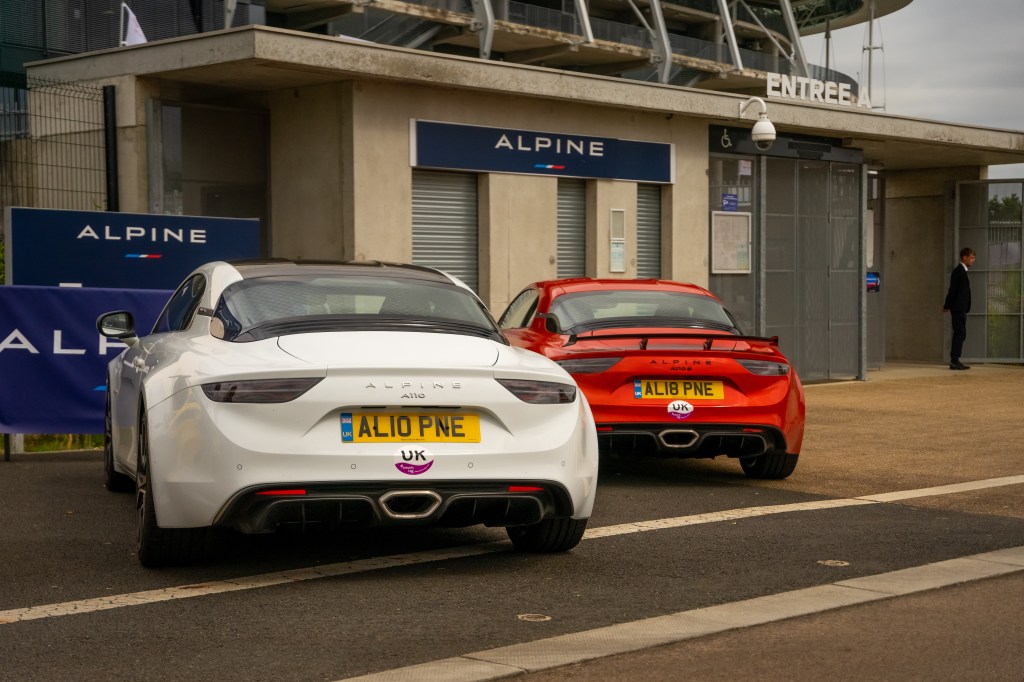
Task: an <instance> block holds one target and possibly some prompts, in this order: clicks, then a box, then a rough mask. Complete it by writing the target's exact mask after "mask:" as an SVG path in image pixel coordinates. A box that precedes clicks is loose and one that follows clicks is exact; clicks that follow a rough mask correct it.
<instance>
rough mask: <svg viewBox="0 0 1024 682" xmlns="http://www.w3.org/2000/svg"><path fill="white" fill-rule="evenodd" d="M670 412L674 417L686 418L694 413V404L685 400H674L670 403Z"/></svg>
mask: <svg viewBox="0 0 1024 682" xmlns="http://www.w3.org/2000/svg"><path fill="white" fill-rule="evenodd" d="M668 414H669V416H670V417H672V418H673V419H686V418H687V417H689V416H690V415H691V414H693V405H691V404H690V403H688V402H686V401H685V400H674V401H672V402H670V403H669V404H668Z"/></svg>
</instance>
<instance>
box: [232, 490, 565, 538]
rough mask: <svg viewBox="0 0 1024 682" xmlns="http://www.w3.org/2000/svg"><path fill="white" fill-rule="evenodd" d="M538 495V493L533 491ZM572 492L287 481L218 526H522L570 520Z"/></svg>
mask: <svg viewBox="0 0 1024 682" xmlns="http://www.w3.org/2000/svg"><path fill="white" fill-rule="evenodd" d="M534 489H536V490H534ZM572 513H573V503H572V498H571V497H570V495H569V492H568V491H567V490H566V489H565V488H564V487H563V486H562V485H561V484H559V483H556V482H553V481H525V482H524V481H515V482H514V483H509V482H503V481H472V482H468V481H430V482H425V481H424V482H409V483H407V484H393V483H381V482H366V483H357V482H347V483H313V484H310V485H308V486H306V485H303V484H301V483H295V482H288V483H287V484H282V485H280V486H273V485H260V486H254V487H251V488H247V489H245V490H242V491H240V492H238V493H237V494H236V495H234V496H233V497H232V498H231V500H229V501H228V503H227V504H226V505H225V506H224V508H223V509H222V510H221V513H220V514H218V516H217V518H216V519H215V521H214V525H217V526H224V527H229V528H234V529H236V530H239V531H241V532H243V533H269V532H273V531H276V530H278V529H280V528H283V527H292V528H302V529H305V528H311V527H324V528H336V527H340V526H355V527H366V526H402V525H405V526H408V525H429V526H439V527H463V526H471V525H477V524H484V525H486V526H521V525H529V524H534V523H538V522H540V521H542V520H544V519H547V518H556V517H569V516H572Z"/></svg>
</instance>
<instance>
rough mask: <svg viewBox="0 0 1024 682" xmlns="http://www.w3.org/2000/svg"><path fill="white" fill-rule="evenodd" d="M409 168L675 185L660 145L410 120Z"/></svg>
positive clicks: (667, 153) (666, 147) (667, 152)
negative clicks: (410, 149) (411, 166)
mask: <svg viewBox="0 0 1024 682" xmlns="http://www.w3.org/2000/svg"><path fill="white" fill-rule="evenodd" d="M413 123H414V125H413V127H412V138H413V139H412V149H413V158H412V165H413V166H414V167H419V168H448V169H454V170H466V171H476V172H484V173H487V172H494V173H519V174H528V175H556V176H563V177H576V178H605V179H611V180H632V181H635V182H650V183H661V184H669V183H672V182H674V180H675V178H674V164H673V151H672V150H673V147H672V145H671V144H665V143H661V142H641V141H638V140H620V139H617V138H611V137H590V136H587V135H571V134H566V133H548V132H538V131H534V130H514V129H511V128H489V127H485V126H472V125H461V124H456V123H439V122H436V121H418V120H417V121H414V122H413Z"/></svg>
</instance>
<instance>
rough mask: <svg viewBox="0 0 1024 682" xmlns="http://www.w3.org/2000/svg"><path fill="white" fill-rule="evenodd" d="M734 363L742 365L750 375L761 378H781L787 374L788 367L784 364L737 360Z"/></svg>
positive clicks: (767, 361) (769, 361) (768, 361)
mask: <svg viewBox="0 0 1024 682" xmlns="http://www.w3.org/2000/svg"><path fill="white" fill-rule="evenodd" d="M736 362H738V363H740V365H742V366H743V367H744V368H745V369H746V370H747V371H748V372H750V373H751V374H757V375H759V376H763V377H781V376H786V375H787V374H789V365H787V364H786V363H784V362H774V361H772V360H739V359H737V360H736Z"/></svg>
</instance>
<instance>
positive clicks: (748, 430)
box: [743, 429, 764, 433]
mask: <svg viewBox="0 0 1024 682" xmlns="http://www.w3.org/2000/svg"><path fill="white" fill-rule="evenodd" d="M743 433H764V429H743Z"/></svg>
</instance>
